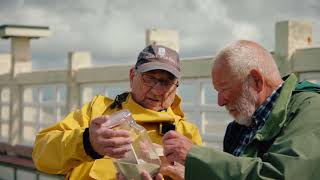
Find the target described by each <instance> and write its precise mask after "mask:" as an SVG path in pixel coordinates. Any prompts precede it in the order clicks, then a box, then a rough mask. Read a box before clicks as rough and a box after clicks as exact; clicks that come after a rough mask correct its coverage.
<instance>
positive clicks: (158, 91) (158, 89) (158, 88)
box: [152, 82, 166, 95]
mask: <svg viewBox="0 0 320 180" xmlns="http://www.w3.org/2000/svg"><path fill="white" fill-rule="evenodd" d="M152 90H153V92H155V93H156V94H157V95H162V94H165V93H166V87H164V86H162V84H161V83H160V82H158V83H157V84H156V85H154V86H153V87H152Z"/></svg>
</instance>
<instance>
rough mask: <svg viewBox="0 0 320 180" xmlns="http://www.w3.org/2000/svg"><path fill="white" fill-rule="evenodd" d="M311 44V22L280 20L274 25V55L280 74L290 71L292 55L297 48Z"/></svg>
mask: <svg viewBox="0 0 320 180" xmlns="http://www.w3.org/2000/svg"><path fill="white" fill-rule="evenodd" d="M311 45H312V24H311V23H310V22H306V21H282V22H278V23H276V26H275V51H274V56H275V60H276V62H277V65H278V67H279V70H280V72H281V74H282V75H286V74H288V73H291V72H292V62H291V60H292V55H293V54H294V53H295V51H296V49H298V48H305V47H310V46H311Z"/></svg>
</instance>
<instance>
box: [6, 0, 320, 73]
mask: <svg viewBox="0 0 320 180" xmlns="http://www.w3.org/2000/svg"><path fill="white" fill-rule="evenodd" d="M319 9H320V3H319V2H317V0H305V1H303V2H302V1H299V0H292V1H291V0H283V1H273V0H270V1H261V0H243V1H238V0H229V1H222V0H193V1H192V0H191V1H185V0H161V1H156V0H139V1H132V0H131V1H130V0H117V1H114V0H95V1H86V0H64V1H49V0H41V1H37V0H24V1H23V0H16V1H14V0H11V1H4V0H0V22H1V24H26V25H47V26H50V29H51V30H52V32H53V35H52V36H51V37H49V38H45V39H40V40H35V41H32V50H33V61H34V62H35V63H34V64H35V65H34V67H35V68H48V67H49V68H52V67H63V68H65V65H66V63H67V53H68V52H69V51H81V50H88V51H91V52H92V55H93V58H94V62H95V63H97V64H119V63H134V62H135V59H136V56H137V53H138V51H139V50H140V49H142V48H143V47H144V43H145V29H146V28H164V29H175V30H177V31H178V32H179V35H180V47H181V56H182V57H193V56H211V55H213V53H214V52H215V51H216V50H217V49H219V48H221V47H222V46H224V45H225V44H226V43H229V42H230V41H233V40H235V39H240V38H246V39H253V40H256V41H258V42H260V43H262V44H263V45H264V46H266V47H267V48H268V49H273V46H274V24H275V22H277V21H279V20H287V19H306V20H310V21H313V22H315V28H320V27H319V24H318V22H317V21H318V19H319V17H320V11H319ZM315 35H316V36H318V33H315ZM7 46H8V42H4V41H3V40H1V41H0V52H5V51H8V49H9V48H8V47H7Z"/></svg>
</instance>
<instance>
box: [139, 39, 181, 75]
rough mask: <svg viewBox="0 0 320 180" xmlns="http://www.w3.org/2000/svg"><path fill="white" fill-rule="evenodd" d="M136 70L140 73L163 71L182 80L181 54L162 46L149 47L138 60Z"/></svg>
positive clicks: (141, 53)
mask: <svg viewBox="0 0 320 180" xmlns="http://www.w3.org/2000/svg"><path fill="white" fill-rule="evenodd" d="M135 68H136V70H137V71H138V72H141V73H142V72H147V71H151V70H156V69H162V70H165V71H168V72H170V73H171V74H173V75H174V76H175V77H176V78H178V79H179V78H180V77H181V74H180V60H179V54H178V53H177V52H176V51H175V50H173V49H170V48H168V47H165V46H162V45H149V46H147V47H146V48H144V49H143V50H142V51H141V52H140V54H139V56H138V59H137V62H136V65H135Z"/></svg>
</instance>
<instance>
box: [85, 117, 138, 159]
mask: <svg viewBox="0 0 320 180" xmlns="http://www.w3.org/2000/svg"><path fill="white" fill-rule="evenodd" d="M108 119H109V116H100V117H97V118H95V119H93V120H92V121H91V124H90V127H89V134H90V137H89V138H90V143H91V146H92V147H93V149H94V150H95V151H96V152H97V153H99V154H100V155H106V156H109V157H112V158H123V157H124V156H125V154H126V152H128V151H130V144H131V143H132V139H131V138H130V132H129V131H127V130H114V129H110V128H108V127H106V126H103V124H104V123H105V122H106V121H108Z"/></svg>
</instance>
